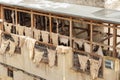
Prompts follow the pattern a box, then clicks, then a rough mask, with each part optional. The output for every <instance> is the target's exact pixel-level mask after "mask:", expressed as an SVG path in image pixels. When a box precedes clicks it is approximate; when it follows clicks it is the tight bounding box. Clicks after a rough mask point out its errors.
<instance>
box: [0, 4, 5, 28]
mask: <svg viewBox="0 0 120 80" xmlns="http://www.w3.org/2000/svg"><path fill="white" fill-rule="evenodd" d="M0 10H1V15H0V16H1V19H2V20H3V22H2V23H1V24H0V29H1V30H3V25H4V14H3V5H1V6H0Z"/></svg>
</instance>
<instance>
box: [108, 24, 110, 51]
mask: <svg viewBox="0 0 120 80" xmlns="http://www.w3.org/2000/svg"><path fill="white" fill-rule="evenodd" d="M109 26H110V24H109ZM109 35H110V28H109V27H108V36H109ZM108 45H110V38H108ZM108 50H110V48H109V47H108Z"/></svg>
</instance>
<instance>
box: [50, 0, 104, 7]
mask: <svg viewBox="0 0 120 80" xmlns="http://www.w3.org/2000/svg"><path fill="white" fill-rule="evenodd" d="M51 1H57V2H65V3H72V4H78V5H86V6H95V7H104V3H105V1H104V0H51Z"/></svg>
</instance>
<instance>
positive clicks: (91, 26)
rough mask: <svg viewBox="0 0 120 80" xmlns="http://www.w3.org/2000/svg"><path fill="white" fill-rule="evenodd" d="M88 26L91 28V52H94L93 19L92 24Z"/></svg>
mask: <svg viewBox="0 0 120 80" xmlns="http://www.w3.org/2000/svg"><path fill="white" fill-rule="evenodd" d="M88 27H90V28H89V29H90V33H89V34H90V52H91V53H92V52H93V45H92V42H93V25H92V21H91V24H90V26H88Z"/></svg>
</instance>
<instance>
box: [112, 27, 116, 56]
mask: <svg viewBox="0 0 120 80" xmlns="http://www.w3.org/2000/svg"><path fill="white" fill-rule="evenodd" d="M114 26H115V27H117V26H116V25H114ZM116 35H117V29H116V28H113V55H112V56H113V57H117V52H116V46H117V36H116Z"/></svg>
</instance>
